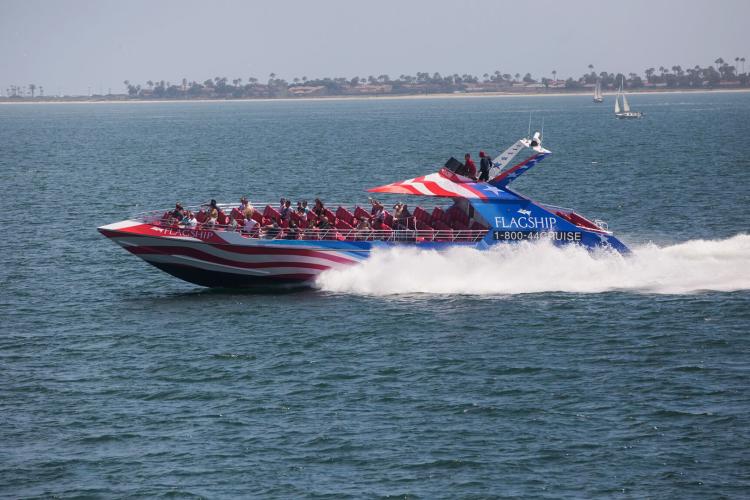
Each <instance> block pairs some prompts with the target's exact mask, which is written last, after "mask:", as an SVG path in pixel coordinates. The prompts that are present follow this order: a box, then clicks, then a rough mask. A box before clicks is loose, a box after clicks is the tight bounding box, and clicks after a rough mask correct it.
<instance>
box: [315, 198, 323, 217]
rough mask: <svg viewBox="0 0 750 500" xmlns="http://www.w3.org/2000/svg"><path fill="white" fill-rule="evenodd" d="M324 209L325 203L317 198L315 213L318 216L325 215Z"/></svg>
mask: <svg viewBox="0 0 750 500" xmlns="http://www.w3.org/2000/svg"><path fill="white" fill-rule="evenodd" d="M324 209H325V205H323V202H322V201H320V198H315V206H314V207H313V209H312V211H313V213H314V214H315V215H317V216H318V217H321V216H322V215H323V210H324Z"/></svg>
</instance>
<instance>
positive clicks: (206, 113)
mask: <svg viewBox="0 0 750 500" xmlns="http://www.w3.org/2000/svg"><path fill="white" fill-rule="evenodd" d="M630 100H631V105H632V106H633V108H635V109H638V110H641V111H643V112H645V117H644V118H643V119H641V120H634V121H618V120H616V119H615V118H614V116H613V114H612V99H611V97H608V98H607V101H606V102H605V103H604V104H603V105H595V104H593V103H592V102H591V99H590V98H589V97H585V96H580V97H519V98H477V99H469V98H463V99H423V100H361V101H360V100H356V101H314V102H299V101H298V102H289V101H284V102H210V103H200V102H196V103H165V104H158V103H149V104H66V105H15V106H11V105H7V106H0V192H1V193H2V201H3V205H4V210H3V213H4V215H5V221H6V227H5V231H4V235H5V236H4V237H3V238H2V243H1V245H2V246H1V248H2V254H3V263H2V266H0V496H2V497H37V496H39V497H49V496H58V497H79V496H83V497H112V496H117V497H119V496H143V497H160V496H163V497H183V496H185V497H190V496H197V497H209V498H217V497H218V498H220V497H238V496H255V497H280V498H287V497H330V498H346V497H410V498H434V497H447V498H454V497H457V498H462V497H472V498H478V497H499V496H508V497H532V498H533V497H539V498H580V497H602V496H603V497H608V496H622V497H625V498H641V497H651V498H705V497H711V498H716V497H734V498H741V497H745V498H746V497H748V496H750V451H748V450H750V339H749V338H748V335H749V330H750V292H749V291H748V290H749V289H750V275H749V273H750V270H749V269H748V268H749V267H750V236H748V235H747V233H748V227H749V223H748V221H749V220H750V208H749V205H750V197H749V196H748V187H749V186H750V161H749V160H748V156H749V155H750V147H749V146H748V137H750V94H746V93H742V94H729V93H727V94H719V93H715V94H713V93H705V94H664V95H634V96H632V97H631V99H630ZM530 113H531V115H532V121H533V123H534V125H535V126H536V127H539V126H541V122H542V119H543V120H544V132H545V145H546V146H547V147H548V148H549V149H551V150H552V151H553V155H552V156H551V157H550V158H549V159H547V160H546V161H545V162H543V163H541V164H540V165H538V166H537V167H535V168H534V169H533V170H531V171H529V173H527V174H526V175H525V176H524V177H522V178H521V179H519V180H518V181H517V182H516V183H515V184H514V186H515V187H516V188H517V189H518V190H520V191H521V192H524V193H526V194H528V195H530V196H532V197H533V198H534V199H537V200H539V201H543V202H548V203H552V204H555V205H561V206H567V207H573V208H576V209H577V210H578V211H579V212H580V213H582V214H584V215H587V216H590V217H592V218H594V217H595V218H601V219H604V220H606V221H607V222H608V223H609V227H610V228H611V229H613V230H614V231H615V233H616V234H617V235H618V236H619V237H620V238H621V239H622V240H623V241H624V242H625V243H626V244H628V245H630V246H631V247H632V248H633V249H634V255H632V256H630V257H620V256H615V255H596V254H589V253H586V252H581V251H578V250H576V249H572V250H558V249H554V248H551V247H543V246H534V245H522V246H517V247H513V248H512V249H510V250H508V249H505V250H500V251H498V252H495V253H480V252H472V251H464V252H454V253H451V254H449V255H436V254H433V253H429V252H428V253H425V254H415V253H414V252H404V253H403V254H399V253H394V254H388V255H379V256H377V260H375V259H373V260H372V261H371V262H370V263H368V264H366V265H365V266H363V267H361V268H352V269H351V270H347V271H344V272H342V273H333V274H331V275H329V276H326V277H324V278H323V279H321V281H320V283H319V284H318V287H317V288H316V289H313V290H307V291H300V292H295V293H277V294H269V293H266V294H257V293H245V292H238V291H212V290H207V289H202V288H199V287H196V286H193V285H190V284H187V283H184V282H181V281H179V280H177V279H176V278H173V277H171V276H169V275H166V274H164V273H162V272H160V271H158V270H156V269H155V268H153V267H150V266H148V265H147V264H145V263H144V262H142V261H141V260H139V259H138V258H136V257H134V256H132V255H130V254H128V253H126V252H125V251H123V250H122V249H121V248H119V247H117V246H116V245H113V244H112V243H111V242H109V241H107V240H106V239H105V238H103V237H102V236H101V235H99V234H98V233H97V231H96V227H97V226H100V225H103V224H106V223H110V222H115V221H118V220H121V219H125V218H127V216H129V215H131V214H132V213H134V212H138V211H142V210H146V209H149V208H163V207H169V206H170V205H172V204H173V203H174V201H175V200H182V201H183V202H191V201H192V202H202V201H205V200H207V199H209V198H217V199H219V200H225V201H236V200H238V199H239V197H240V196H241V195H248V196H250V198H251V199H252V200H277V199H278V198H279V197H280V196H286V197H290V198H291V199H293V200H297V199H301V198H307V199H310V200H311V199H313V198H315V197H316V196H320V197H323V198H324V199H325V200H330V201H331V202H334V201H352V202H364V203H366V202H367V196H366V193H365V192H364V189H365V188H367V187H372V186H377V185H381V184H384V183H387V182H392V181H396V180H401V179H406V178H410V177H414V176H417V175H422V174H425V173H428V172H432V171H435V169H436V166H438V165H441V164H442V163H443V162H444V161H445V160H446V159H447V158H448V157H450V156H456V157H460V155H462V154H463V153H464V152H466V151H470V152H472V153H473V154H474V156H476V154H477V153H478V151H479V150H480V149H484V150H486V151H492V152H493V153H496V152H498V151H499V150H500V149H502V148H504V147H505V146H508V145H510V144H511V143H512V142H514V141H515V140H516V139H518V138H519V137H521V136H523V135H525V134H526V132H527V127H528V121H529V114H530ZM386 201H388V202H389V203H390V202H392V201H396V199H392V198H388V200H386Z"/></svg>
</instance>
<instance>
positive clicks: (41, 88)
mask: <svg viewBox="0 0 750 500" xmlns="http://www.w3.org/2000/svg"><path fill="white" fill-rule="evenodd" d="M39 97H44V87H42V86H41V85H40V86H39Z"/></svg>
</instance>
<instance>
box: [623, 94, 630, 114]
mask: <svg viewBox="0 0 750 500" xmlns="http://www.w3.org/2000/svg"><path fill="white" fill-rule="evenodd" d="M622 110H623V111H625V112H626V113H630V105H629V104H628V98H627V97H625V94H622Z"/></svg>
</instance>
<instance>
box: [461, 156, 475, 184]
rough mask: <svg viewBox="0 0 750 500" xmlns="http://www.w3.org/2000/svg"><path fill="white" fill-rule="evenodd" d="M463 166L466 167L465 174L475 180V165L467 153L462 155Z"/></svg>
mask: <svg viewBox="0 0 750 500" xmlns="http://www.w3.org/2000/svg"><path fill="white" fill-rule="evenodd" d="M464 166H465V167H466V176H467V177H469V178H471V179H473V180H477V166H476V165H475V164H474V160H472V159H471V155H470V154H469V153H466V154H465V155H464Z"/></svg>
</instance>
